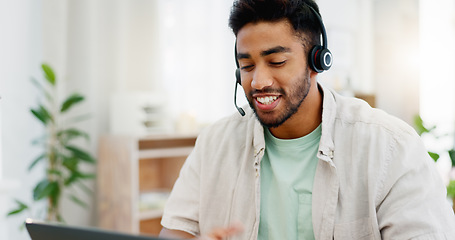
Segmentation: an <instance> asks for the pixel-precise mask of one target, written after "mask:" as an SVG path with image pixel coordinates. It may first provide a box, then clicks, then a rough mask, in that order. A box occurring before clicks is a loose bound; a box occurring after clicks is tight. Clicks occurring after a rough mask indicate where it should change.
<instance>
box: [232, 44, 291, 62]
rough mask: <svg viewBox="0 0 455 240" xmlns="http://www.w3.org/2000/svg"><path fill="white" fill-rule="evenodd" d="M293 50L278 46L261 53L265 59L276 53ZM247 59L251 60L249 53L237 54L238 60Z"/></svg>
mask: <svg viewBox="0 0 455 240" xmlns="http://www.w3.org/2000/svg"><path fill="white" fill-rule="evenodd" d="M290 51H291V49H290V48H287V47H283V46H276V47H273V48H270V49H267V50H264V51H262V52H261V56H262V57H265V56H268V55H271V54H274V53H284V52H290ZM245 58H251V55H250V54H248V53H238V54H237V59H245Z"/></svg>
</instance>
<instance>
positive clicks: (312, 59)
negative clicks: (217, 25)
mask: <svg viewBox="0 0 455 240" xmlns="http://www.w3.org/2000/svg"><path fill="white" fill-rule="evenodd" d="M305 5H306V6H307V7H308V8H309V9H310V10H311V11H312V12H313V13H314V15H315V16H316V18H317V19H318V22H319V26H320V28H321V29H320V30H321V35H322V46H321V45H315V46H313V48H311V51H310V54H309V55H308V65H309V66H310V68H311V69H312V70H313V71H315V72H317V73H321V72H323V71H327V70H329V69H330V67H331V66H332V62H333V56H332V53H331V52H330V50H329V49H328V45H327V33H326V31H325V27H324V23H323V22H322V18H321V15H319V13H318V12H317V11H316V10H315V9H314V8H313V7H311V6H310V5H308V4H306V3H305ZM234 59H235V64H236V66H237V69H236V70H235V79H236V82H235V90H234V105H235V108H237V110H238V111H239V113H240V115H242V116H245V111H244V110H243V109H242V108H241V107H239V106H237V85H242V80H241V78H240V64H239V61H238V60H237V41H236V43H235V46H234Z"/></svg>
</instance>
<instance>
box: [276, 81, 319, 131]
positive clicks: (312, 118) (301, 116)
mask: <svg viewBox="0 0 455 240" xmlns="http://www.w3.org/2000/svg"><path fill="white" fill-rule="evenodd" d="M321 122H322V93H321V92H320V91H319V88H318V85H317V83H316V81H312V83H311V87H310V91H309V92H308V95H307V97H306V98H305V100H304V101H303V102H302V104H301V105H300V107H299V110H298V111H297V112H296V113H295V114H294V115H292V117H290V118H289V119H288V120H287V121H286V122H285V123H283V124H282V125H280V126H279V127H276V128H269V130H270V132H271V133H272V134H273V136H275V137H277V138H280V139H294V138H299V137H303V136H305V135H307V134H309V133H311V132H312V131H313V130H314V129H316V128H317V127H318V126H319V125H320V124H321Z"/></svg>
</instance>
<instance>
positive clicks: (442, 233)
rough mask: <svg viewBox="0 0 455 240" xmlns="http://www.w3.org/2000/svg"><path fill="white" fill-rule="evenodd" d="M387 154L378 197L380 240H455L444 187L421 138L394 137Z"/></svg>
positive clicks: (451, 211) (408, 135)
mask: <svg viewBox="0 0 455 240" xmlns="http://www.w3.org/2000/svg"><path fill="white" fill-rule="evenodd" d="M388 154H389V156H388V157H387V158H386V159H387V163H386V164H385V165H384V166H385V167H384V168H383V169H382V172H381V173H380V174H381V175H382V176H383V177H382V178H381V179H382V182H381V184H380V186H382V191H380V195H378V198H377V201H378V204H377V215H378V224H379V228H380V231H381V235H382V237H383V239H419V240H421V239H433V240H434V239H455V231H454V230H455V217H454V213H453V210H452V208H451V207H450V204H449V202H448V200H447V197H446V189H445V186H444V185H443V183H442V180H441V176H440V174H439V172H438V171H437V170H436V167H435V164H434V161H433V160H432V159H431V158H430V156H429V155H428V153H427V152H426V150H425V147H424V145H423V143H422V141H421V140H420V137H419V136H418V135H417V134H414V133H407V134H403V135H402V136H400V137H397V138H395V140H394V141H393V143H392V144H391V146H390V151H389V152H388Z"/></svg>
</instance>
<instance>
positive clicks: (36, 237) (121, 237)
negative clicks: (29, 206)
mask: <svg viewBox="0 0 455 240" xmlns="http://www.w3.org/2000/svg"><path fill="white" fill-rule="evenodd" d="M25 227H26V228H27V231H28V233H29V235H30V237H31V239H32V240H63V239H64V240H82V239H83V240H162V239H165V238H159V237H153V236H140V235H132V234H125V233H119V232H114V231H106V230H102V229H98V228H83V227H73V226H66V225H61V224H51V223H42V222H35V221H33V220H30V219H27V221H26V222H25ZM166 240H169V239H168V238H166Z"/></svg>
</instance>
